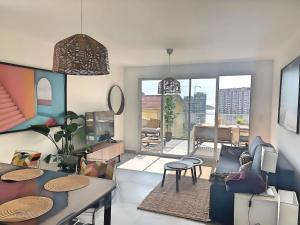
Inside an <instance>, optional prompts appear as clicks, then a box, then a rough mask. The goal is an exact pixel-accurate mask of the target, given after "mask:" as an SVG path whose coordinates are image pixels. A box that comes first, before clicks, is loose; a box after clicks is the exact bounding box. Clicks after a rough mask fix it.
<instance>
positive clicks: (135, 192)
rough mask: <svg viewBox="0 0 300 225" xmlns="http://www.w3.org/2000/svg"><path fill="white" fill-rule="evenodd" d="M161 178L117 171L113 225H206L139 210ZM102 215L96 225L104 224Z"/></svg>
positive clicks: (128, 171) (98, 216)
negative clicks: (139, 206)
mask: <svg viewBox="0 0 300 225" xmlns="http://www.w3.org/2000/svg"><path fill="white" fill-rule="evenodd" d="M124 158H128V157H126V156H125V157H124ZM161 178H162V175H161V174H157V173H149V172H140V171H131V170H124V169H117V183H118V188H117V191H116V192H115V193H114V197H113V203H112V225H170V224H174V225H175V224H176V225H204V223H199V222H195V221H191V220H186V219H181V218H177V217H173V216H166V215H162V214H157V213H151V212H147V211H142V210H138V209H137V207H138V205H139V204H140V203H141V202H142V201H143V199H144V198H145V197H146V196H147V195H148V194H149V193H150V192H151V191H152V190H153V189H154V187H155V186H156V185H157V184H158V183H159V182H160V181H161ZM102 213H103V212H101V211H100V212H99V213H98V214H97V220H96V224H99V225H100V224H103V221H102V218H103V216H102ZM209 224H210V225H215V224H213V223H209Z"/></svg>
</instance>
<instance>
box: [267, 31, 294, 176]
mask: <svg viewBox="0 0 300 225" xmlns="http://www.w3.org/2000/svg"><path fill="white" fill-rule="evenodd" d="M299 43H300V33H298V34H297V35H295V36H294V37H293V38H291V39H290V40H289V41H288V42H287V43H285V45H284V46H282V48H281V50H280V51H279V52H278V55H277V57H276V58H275V60H274V78H273V102H272V126H271V141H272V143H273V144H274V145H275V146H276V147H277V148H278V149H279V151H281V152H283V154H284V155H285V156H286V157H287V159H288V160H289V161H290V162H291V163H292V164H293V166H294V167H295V168H296V169H297V171H300V134H295V133H293V132H290V131H287V130H286V129H284V128H283V127H281V126H279V125H278V124H277V115H278V103H279V87H280V70H281V69H282V68H283V67H284V66H285V65H287V64H288V63H289V62H291V61H292V60H293V59H295V58H296V57H298V56H299V55H300V44H299Z"/></svg>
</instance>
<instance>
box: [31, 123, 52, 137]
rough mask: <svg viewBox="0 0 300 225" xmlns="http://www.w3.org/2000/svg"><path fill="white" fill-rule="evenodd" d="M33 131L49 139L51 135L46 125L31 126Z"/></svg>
mask: <svg viewBox="0 0 300 225" xmlns="http://www.w3.org/2000/svg"><path fill="white" fill-rule="evenodd" d="M31 129H32V130H33V131H35V132H37V133H40V134H42V135H44V136H46V137H48V135H49V133H50V128H49V127H47V126H45V125H31Z"/></svg>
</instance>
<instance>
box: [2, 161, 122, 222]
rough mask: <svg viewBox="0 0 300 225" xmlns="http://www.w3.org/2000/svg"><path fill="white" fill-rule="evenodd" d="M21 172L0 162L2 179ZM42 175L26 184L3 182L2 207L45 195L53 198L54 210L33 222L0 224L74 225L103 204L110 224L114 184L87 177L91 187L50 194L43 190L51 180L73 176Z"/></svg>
mask: <svg viewBox="0 0 300 225" xmlns="http://www.w3.org/2000/svg"><path fill="white" fill-rule="evenodd" d="M18 169H25V168H24V167H19V166H13V165H10V164H5V163H0V176H2V175H3V174H6V173H7V172H10V171H14V170H18ZM43 172H44V173H43V175H41V176H40V177H37V178H35V179H31V180H26V181H4V180H0V205H1V204H3V203H6V202H9V201H11V200H15V199H18V198H21V197H26V196H43V197H48V198H51V199H52V201H53V207H52V209H51V210H50V211H48V212H47V213H45V214H43V215H42V216H39V217H37V218H34V219H30V220H26V221H22V222H14V223H11V222H10V223H3V222H1V221H0V224H1V225H37V224H42V225H55V224H58V225H63V224H73V222H72V221H74V219H75V218H76V217H77V216H79V215H80V214H81V213H83V212H84V211H85V210H87V209H89V208H90V207H92V206H95V205H100V204H101V206H103V207H104V225H110V224H111V196H112V191H113V190H114V189H115V188H116V184H115V182H114V181H112V180H107V179H101V178H95V177H88V179H89V184H88V185H87V186H85V187H83V188H80V189H77V190H73V191H68V192H51V191H47V190H46V189H45V188H44V185H45V184H46V183H47V182H48V181H50V180H52V179H55V178H59V177H63V176H68V175H70V174H67V173H63V172H55V171H49V170H43ZM98 203H99V204H98Z"/></svg>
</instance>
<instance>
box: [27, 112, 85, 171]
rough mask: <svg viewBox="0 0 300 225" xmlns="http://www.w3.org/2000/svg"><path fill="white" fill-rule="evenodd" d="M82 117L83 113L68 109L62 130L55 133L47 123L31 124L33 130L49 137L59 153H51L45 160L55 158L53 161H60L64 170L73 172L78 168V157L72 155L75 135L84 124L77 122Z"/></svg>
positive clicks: (59, 165) (59, 163)
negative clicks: (78, 113) (51, 131)
mask: <svg viewBox="0 0 300 225" xmlns="http://www.w3.org/2000/svg"><path fill="white" fill-rule="evenodd" d="M82 118H84V117H83V116H82V115H77V114H76V113H75V112H72V111H68V112H67V113H66V114H65V116H64V119H65V124H64V125H62V126H60V130H59V131H57V132H55V133H54V134H53V135H51V133H50V128H49V127H48V126H47V125H32V126H31V128H32V130H33V131H35V132H37V133H39V134H42V135H44V136H45V137H47V138H48V139H49V140H50V141H51V142H52V143H53V144H54V145H55V147H56V149H57V154H55V155H53V154H49V155H47V156H46V157H45V159H44V161H45V162H46V163H49V162H50V159H53V161H57V162H58V167H60V168H61V169H62V170H63V171H67V172H72V171H73V170H75V169H76V165H77V161H76V160H77V157H74V156H72V152H73V151H74V144H73V137H74V136H75V135H76V134H77V133H78V132H79V131H81V130H82V128H83V125H82V124H80V123H78V122H77V121H78V120H79V119H82ZM75 161H76V162H75ZM74 167H75V168H74Z"/></svg>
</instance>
